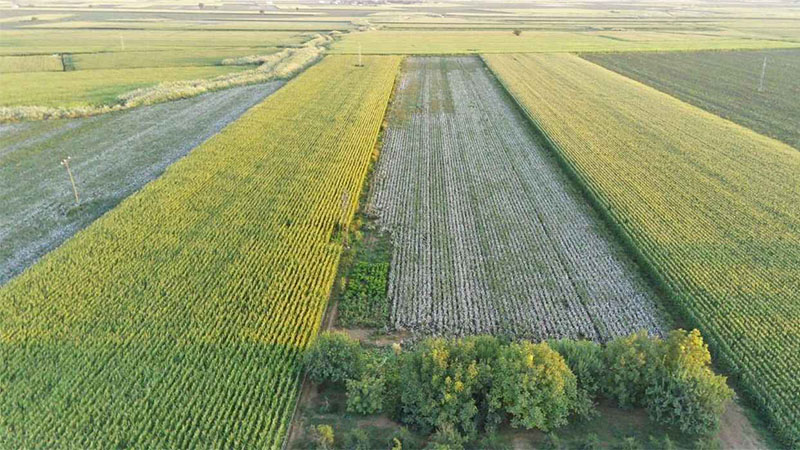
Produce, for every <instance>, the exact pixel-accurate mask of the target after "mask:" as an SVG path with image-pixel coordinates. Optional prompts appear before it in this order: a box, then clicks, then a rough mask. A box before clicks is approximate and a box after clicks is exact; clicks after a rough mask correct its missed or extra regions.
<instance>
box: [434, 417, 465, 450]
mask: <svg viewBox="0 0 800 450" xmlns="http://www.w3.org/2000/svg"><path fill="white" fill-rule="evenodd" d="M466 441H467V439H466V438H465V437H464V436H462V435H461V434H460V433H459V432H458V430H457V429H456V427H455V426H453V425H452V424H449V423H446V424H443V425H442V426H440V427H439V428H438V429H437V430H436V432H435V433H433V435H432V436H431V439H430V441H429V442H428V445H427V446H426V447H425V448H426V449H427V450H463V449H464V444H465V443H466Z"/></svg>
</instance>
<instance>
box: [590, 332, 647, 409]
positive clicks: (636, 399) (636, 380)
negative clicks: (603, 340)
mask: <svg viewBox="0 0 800 450" xmlns="http://www.w3.org/2000/svg"><path fill="white" fill-rule="evenodd" d="M604 353H605V363H606V364H605V366H606V368H605V372H606V373H605V376H604V377H603V391H604V393H605V394H606V395H607V396H608V397H609V398H612V399H614V400H616V401H617V403H618V404H619V406H620V407H622V408H631V407H636V406H642V405H643V404H644V397H645V394H646V392H647V388H648V386H650V385H651V384H652V382H653V380H655V379H656V376H657V375H658V372H659V365H660V361H659V360H660V358H659V356H660V353H661V352H660V349H659V343H658V340H656V339H652V338H650V337H649V336H648V335H647V332H645V331H641V332H639V333H635V334H632V335H630V336H626V337H621V338H617V339H615V340H613V341H611V342H609V343H608V344H606V348H605V352H604Z"/></svg>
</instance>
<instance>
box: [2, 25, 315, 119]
mask: <svg viewBox="0 0 800 450" xmlns="http://www.w3.org/2000/svg"><path fill="white" fill-rule="evenodd" d="M315 36H318V35H311V34H304V33H300V32H273V31H252V32H247V31H236V30H232V31H224V30H223V31H219V30H216V31H213V30H212V31H193V30H178V31H165V30H159V29H156V30H114V31H111V30H92V29H88V30H84V29H75V30H41V31H36V30H24V29H19V28H17V29H12V30H7V31H5V30H4V31H3V41H2V45H0V54H5V55H7V56H0V107H10V108H19V107H26V108H27V107H36V108H55V109H75V108H87V107H110V106H114V105H117V104H119V103H120V102H121V100H120V98H121V97H122V96H124V95H127V94H128V93H130V92H132V91H135V90H137V89H140V88H153V87H156V86H158V85H160V84H162V83H170V82H178V81H186V82H193V83H196V84H200V83H202V81H203V80H212V79H216V78H217V77H225V76H229V77H233V78H235V75H236V74H237V73H238V72H243V71H246V70H250V69H253V68H254V67H256V65H250V66H235V65H224V64H223V61H225V60H226V59H230V58H237V57H243V56H253V55H259V56H267V55H270V54H277V53H280V51H281V48H279V47H288V48H295V47H301V46H303V44H304V43H308V42H312V41H313V39H314V38H315ZM208 42H212V43H213V47H206V46H205V43H208ZM16 55H25V56H16ZM256 75H258V76H257V77H256V78H258V79H257V80H255V81H256V82H258V81H261V82H263V81H268V80H267V79H264V78H265V77H264V76H263V74H256ZM245 78H247V79H249V78H251V77H249V76H244V77H242V78H241V79H245ZM206 83H207V84H208V83H213V82H209V81H207V82H206ZM226 83H227V82H226ZM237 84H239V85H241V84H252V82H247V83H244V82H243V83H233V85H237ZM180 97H181V96H175V97H173V98H180ZM74 115H80V114H67V116H74ZM0 116H2V118H3V119H4V120H5V118H6V117H12V116H22V117H26V118H27V117H29V116H30V114H28V113H25V112H21V113H14V114H11V113H3V114H0Z"/></svg>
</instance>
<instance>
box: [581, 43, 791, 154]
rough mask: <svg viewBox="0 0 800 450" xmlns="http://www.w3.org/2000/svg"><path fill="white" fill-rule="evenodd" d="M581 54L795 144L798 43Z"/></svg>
mask: <svg viewBox="0 0 800 450" xmlns="http://www.w3.org/2000/svg"><path fill="white" fill-rule="evenodd" d="M584 58H586V59H588V60H589V61H592V62H595V63H597V64H600V65H602V66H603V67H606V68H608V69H611V70H613V71H615V72H618V73H621V74H622V75H625V76H627V77H630V78H633V79H635V80H638V81H641V82H642V83H645V84H647V85H649V86H652V87H654V88H656V89H659V90H661V91H664V92H666V93H668V94H671V95H674V96H675V97H677V98H679V99H681V100H683V101H685V102H688V103H691V104H693V105H695V106H699V107H701V108H703V109H705V110H707V111H709V112H712V113H714V114H716V115H719V116H722V117H724V118H726V119H730V120H732V121H734V122H737V123H739V124H742V125H744V126H746V127H748V128H751V129H753V130H755V131H758V132H759V133H763V134H765V135H767V136H770V137H774V138H775V139H779V140H781V141H783V142H785V143H787V144H789V145H792V146H794V147H795V148H797V149H800V102H799V101H797V99H798V98H800V76H798V74H800V49H797V50H794V49H793V50H770V51H757V50H752V51H740V52H697V53H647V54H644V53H624V54H622V53H593V54H587V55H584ZM762 69H763V70H762ZM762 71H763V73H764V78H763V81H762V78H761V73H762Z"/></svg>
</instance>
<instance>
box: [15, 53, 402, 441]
mask: <svg viewBox="0 0 800 450" xmlns="http://www.w3.org/2000/svg"><path fill="white" fill-rule="evenodd" d="M398 63H399V59H398V58H393V57H387V58H381V57H375V58H366V59H365V61H364V67H355V66H354V65H353V63H352V58H328V59H326V60H324V61H323V62H322V63H320V64H319V65H317V66H315V67H314V68H312V69H310V70H309V71H307V72H306V73H304V74H303V75H301V76H300V77H298V78H297V79H295V80H294V81H291V82H290V83H288V84H287V85H286V86H285V87H284V88H282V89H281V90H279V91H278V92H277V93H275V94H273V96H271V97H270V98H269V99H267V100H266V101H264V102H263V103H261V104H259V105H258V106H256V107H254V108H253V109H252V110H250V111H249V112H248V113H246V114H245V115H244V116H242V118H240V119H239V120H238V121H236V122H235V123H234V124H232V125H231V126H229V127H228V128H226V129H225V130H224V131H223V132H222V133H220V134H218V135H217V136H215V137H214V138H212V139H210V140H209V141H207V142H206V143H205V144H203V145H202V146H201V147H199V148H197V149H195V150H194V151H193V152H192V153H191V154H190V155H189V156H187V157H186V158H185V159H183V160H181V161H179V162H178V163H176V164H174V165H173V166H171V167H170V168H169V169H168V170H167V172H166V173H165V174H164V175H163V176H162V177H161V178H159V179H158V180H156V181H155V182H153V183H151V184H149V185H147V186H146V187H145V188H144V189H143V190H142V191H140V192H139V193H137V194H135V195H133V196H131V197H129V198H128V199H127V200H125V201H124V202H122V203H121V204H120V205H119V206H118V207H117V208H115V209H114V210H112V211H111V212H110V213H108V214H106V215H105V216H103V217H102V218H101V219H99V220H97V221H96V222H95V223H93V224H92V225H91V226H90V227H88V228H86V229H85V230H84V231H82V232H80V233H78V234H77V235H76V236H75V237H74V238H72V239H71V240H69V241H67V242H66V243H65V244H64V245H63V246H61V247H60V248H58V249H57V250H55V251H54V252H52V253H50V254H49V255H48V256H46V257H45V258H43V259H42V260H41V261H40V262H39V263H38V264H36V265H35V266H33V267H32V268H31V269H29V270H28V271H26V272H25V273H23V274H22V275H20V276H19V277H17V278H15V279H13V280H12V281H10V282H9V283H8V284H7V285H6V286H4V287H3V288H2V290H0V354H2V355H3V358H2V362H0V364H2V366H0V386H2V390H3V395H2V396H0V429H2V430H4V432H3V433H2V434H0V446H2V447H4V448H30V447H38V446H52V447H78V448H112V447H117V446H121V447H145V448H146V447H150V448H189V447H199V448H228V447H239V448H277V447H279V446H280V445H281V443H282V441H283V437H284V435H285V432H286V428H287V425H288V421H289V420H290V415H291V411H292V409H293V406H294V400H295V397H296V391H297V377H298V376H299V374H300V366H299V364H300V360H299V355H300V353H301V352H302V350H303V349H304V348H305V347H306V345H307V344H308V343H309V341H310V340H311V339H312V338H313V336H315V335H316V332H317V329H318V327H319V324H320V320H321V316H322V313H323V311H324V308H325V305H326V302H327V299H328V295H329V291H330V288H331V285H332V283H333V279H334V277H335V274H336V266H337V263H338V259H339V254H340V251H341V244H340V243H338V242H337V241H336V240H335V239H332V236H333V234H334V230H335V229H337V228H338V227H340V226H342V225H345V226H346V225H347V223H344V224H342V223H341V222H342V221H344V222H349V221H350V220H351V218H352V214H353V212H354V210H355V208H356V207H357V204H356V203H357V200H356V199H357V198H358V195H356V193H358V192H360V190H361V185H362V183H363V180H364V178H365V175H366V171H367V166H368V164H369V161H370V158H371V154H372V151H373V148H374V145H375V141H376V139H377V133H378V130H379V127H380V124H381V122H382V120H383V113H384V110H385V107H386V104H387V102H388V99H389V95H390V91H391V87H392V83H393V79H394V75H395V72H396V70H397V66H398ZM345 192H348V193H349V195H348V197H347V198H349V199H352V200H350V201H349V202H347V203H345V204H343V202H342V198H343V193H345Z"/></svg>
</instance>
